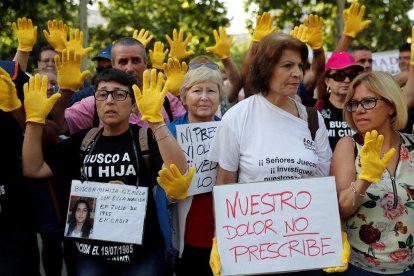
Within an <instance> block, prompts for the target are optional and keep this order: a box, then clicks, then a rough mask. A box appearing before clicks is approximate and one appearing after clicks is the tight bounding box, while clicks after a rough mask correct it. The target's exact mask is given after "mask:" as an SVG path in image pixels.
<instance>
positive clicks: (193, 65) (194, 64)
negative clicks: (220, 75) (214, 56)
mask: <svg viewBox="0 0 414 276" xmlns="http://www.w3.org/2000/svg"><path fill="white" fill-rule="evenodd" d="M201 66H205V67H207V68H210V69H212V70H217V71H219V69H220V67H219V66H218V64H216V63H214V62H202V63H198V62H190V63H189V64H188V69H189V70H193V69H197V68H200V67H201Z"/></svg>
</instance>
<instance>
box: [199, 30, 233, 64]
mask: <svg viewBox="0 0 414 276" xmlns="http://www.w3.org/2000/svg"><path fill="white" fill-rule="evenodd" d="M213 35H214V39H215V40H216V44H215V45H214V46H212V47H207V48H206V51H207V52H213V54H214V55H216V56H217V57H218V58H219V59H226V58H229V57H230V45H231V42H232V41H233V38H234V36H232V35H230V36H227V32H226V29H225V28H223V27H220V28H219V31H218V32H217V30H214V31H213Z"/></svg>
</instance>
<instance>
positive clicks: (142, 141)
mask: <svg viewBox="0 0 414 276" xmlns="http://www.w3.org/2000/svg"><path fill="white" fill-rule="evenodd" d="M138 141H139V148H140V149H141V155H142V158H144V162H145V165H146V166H147V172H148V175H150V174H149V172H150V170H149V168H150V162H149V147H148V128H147V127H141V128H140V129H139V132H138Z"/></svg>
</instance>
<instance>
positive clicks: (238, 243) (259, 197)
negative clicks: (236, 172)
mask: <svg viewBox="0 0 414 276" xmlns="http://www.w3.org/2000/svg"><path fill="white" fill-rule="evenodd" d="M213 194H214V210H215V222H216V235H217V241H218V249H219V254H220V260H221V265H222V270H221V275H238V274H258V273H271V272H273V273H275V272H285V271H298V270H312V269H319V268H325V267H334V266H342V265H343V263H342V261H341V254H342V238H341V227H340V219H339V211H338V201H337V195H336V188H335V178H334V177H322V178H307V179H300V180H286V181H276V182H256V183H248V184H227V185H217V186H214V189H213Z"/></svg>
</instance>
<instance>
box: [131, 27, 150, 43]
mask: <svg viewBox="0 0 414 276" xmlns="http://www.w3.org/2000/svg"><path fill="white" fill-rule="evenodd" d="M132 37H133V38H135V39H136V40H138V41H139V42H141V43H142V45H144V47H147V44H148V43H149V42H150V41H151V40H152V38H153V37H154V36H153V35H150V33H149V31H146V30H145V29H141V30H140V31H139V33H138V30H134V33H133V34H132Z"/></svg>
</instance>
